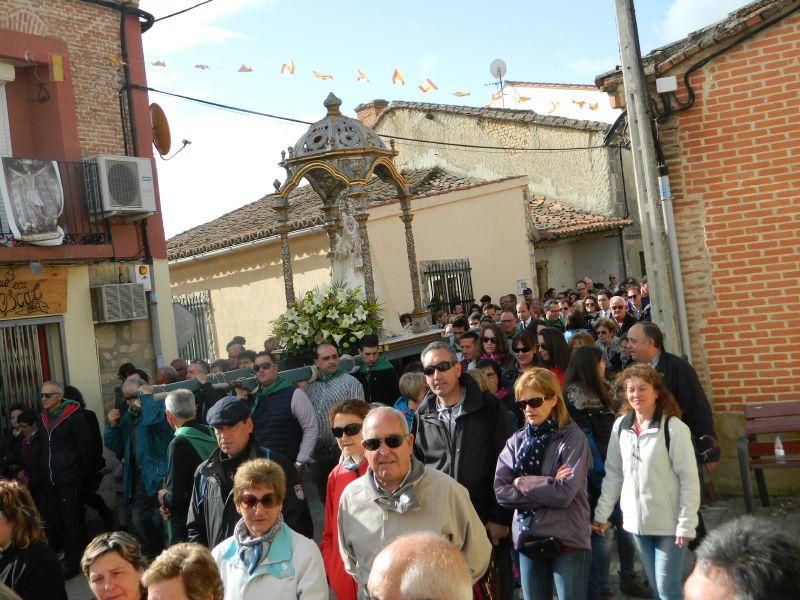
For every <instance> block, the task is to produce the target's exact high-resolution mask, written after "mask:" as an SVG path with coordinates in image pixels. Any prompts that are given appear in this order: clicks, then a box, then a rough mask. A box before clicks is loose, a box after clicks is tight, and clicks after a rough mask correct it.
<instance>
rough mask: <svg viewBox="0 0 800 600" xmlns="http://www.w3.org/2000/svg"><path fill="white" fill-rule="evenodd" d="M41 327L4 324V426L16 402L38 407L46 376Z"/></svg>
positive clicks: (0, 399)
mask: <svg viewBox="0 0 800 600" xmlns="http://www.w3.org/2000/svg"><path fill="white" fill-rule="evenodd" d="M40 327H41V326H39V325H14V326H2V327H0V415H2V425H3V427H4V428H5V427H7V426H8V417H9V411H10V409H11V406H13V405H14V404H24V405H26V406H29V407H31V408H34V409H35V408H36V407H37V403H38V401H39V386H40V385H41V384H42V380H43V379H44V373H43V370H42V351H41V350H42V348H41V346H40V341H41V340H40Z"/></svg>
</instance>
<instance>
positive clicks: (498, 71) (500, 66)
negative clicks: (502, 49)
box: [489, 58, 506, 79]
mask: <svg viewBox="0 0 800 600" xmlns="http://www.w3.org/2000/svg"><path fill="white" fill-rule="evenodd" d="M489 73H491V74H492V77H494V78H495V79H502V78H503V77H505V74H506V62H505V61H504V60H503V59H502V58H495V59H494V60H493V61H492V64H490V65H489Z"/></svg>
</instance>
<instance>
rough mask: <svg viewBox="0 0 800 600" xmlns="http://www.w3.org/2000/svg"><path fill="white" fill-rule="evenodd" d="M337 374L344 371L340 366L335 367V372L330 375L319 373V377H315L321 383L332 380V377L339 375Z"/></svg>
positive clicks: (342, 373) (341, 373)
mask: <svg viewBox="0 0 800 600" xmlns="http://www.w3.org/2000/svg"><path fill="white" fill-rule="evenodd" d="M339 375H344V371H343V370H342V367H339V368H338V369H336V372H335V373H333V374H331V375H320V376H319V377H317V381H322V382H323V383H328V382H329V381H333V380H334V379H336V378H337V377H339Z"/></svg>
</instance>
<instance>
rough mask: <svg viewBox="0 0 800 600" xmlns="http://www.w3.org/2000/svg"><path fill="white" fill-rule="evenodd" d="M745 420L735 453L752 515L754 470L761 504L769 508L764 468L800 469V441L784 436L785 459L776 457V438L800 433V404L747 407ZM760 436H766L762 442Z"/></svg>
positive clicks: (778, 403)
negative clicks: (751, 476)
mask: <svg viewBox="0 0 800 600" xmlns="http://www.w3.org/2000/svg"><path fill="white" fill-rule="evenodd" d="M744 419H745V421H744V433H745V435H744V436H742V437H740V438H739V441H738V442H737V444H736V451H737V454H738V455H739V470H740V471H741V474H742V490H743V491H744V503H745V506H746V507H747V512H748V513H752V512H753V488H752V483H751V480H750V472H751V471H754V472H755V475H756V485H757V486H758V495H759V496H760V498H761V505H762V506H769V494H767V485H766V483H765V482H764V469H784V468H791V467H800V439H791V440H787V439H784V438H783V437H781V443H782V444H783V450H784V452H785V457H784V459H783V460H781V461H780V462H779V461H777V460H776V458H775V436H776V435H778V434H781V435H782V434H785V433H797V432H800V402H770V403H768V404H756V405H751V406H745V409H744ZM759 435H763V436H764V437H763V439H762V441H759V439H758V436H759Z"/></svg>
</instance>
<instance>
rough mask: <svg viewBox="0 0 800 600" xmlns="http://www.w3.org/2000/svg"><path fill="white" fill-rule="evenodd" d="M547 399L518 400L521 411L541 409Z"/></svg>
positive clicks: (540, 397) (537, 397)
mask: <svg viewBox="0 0 800 600" xmlns="http://www.w3.org/2000/svg"><path fill="white" fill-rule="evenodd" d="M545 400H547V398H544V397H542V396H534V397H533V398H528V399H527V400H525V399H523V400H517V406H518V407H519V408H521V409H525V408H526V407H527V408H539V407H540V406H541V405H542V404H544V401H545Z"/></svg>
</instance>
